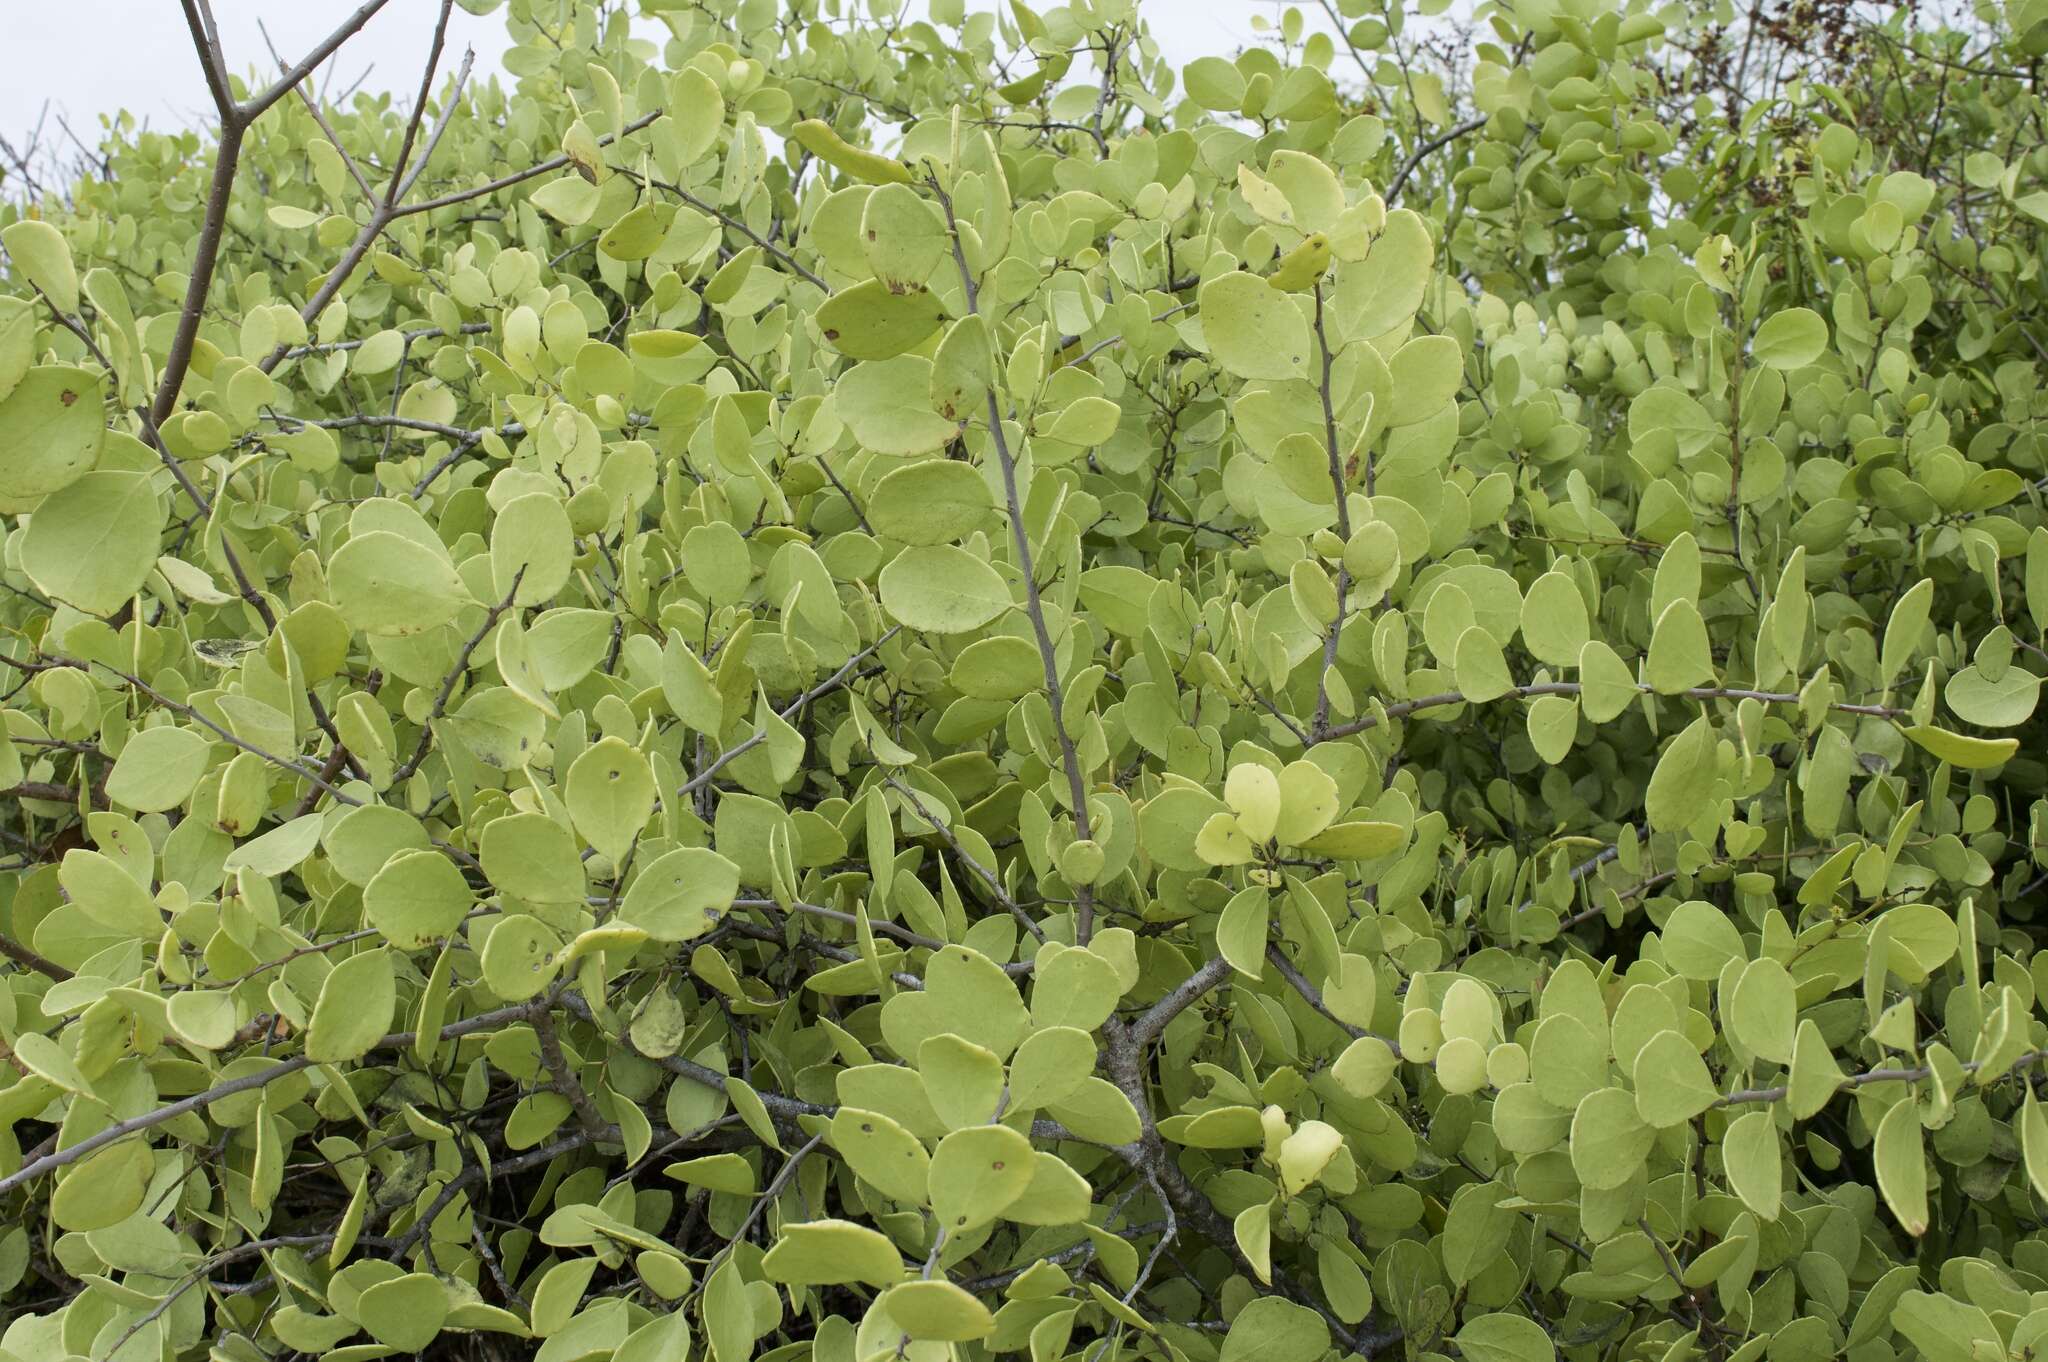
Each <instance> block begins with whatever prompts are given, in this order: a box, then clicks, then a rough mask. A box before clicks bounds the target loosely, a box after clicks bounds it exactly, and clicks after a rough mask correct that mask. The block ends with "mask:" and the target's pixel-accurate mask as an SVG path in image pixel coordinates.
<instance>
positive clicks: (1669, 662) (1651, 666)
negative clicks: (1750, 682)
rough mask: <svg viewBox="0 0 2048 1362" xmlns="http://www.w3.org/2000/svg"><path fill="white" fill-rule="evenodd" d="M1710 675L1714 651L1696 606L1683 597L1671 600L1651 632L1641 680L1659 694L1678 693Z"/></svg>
mask: <svg viewBox="0 0 2048 1362" xmlns="http://www.w3.org/2000/svg"><path fill="white" fill-rule="evenodd" d="M1713 679H1714V655H1713V650H1712V648H1711V646H1710V645H1709V644H1708V642H1707V626H1706V624H1705V622H1704V621H1702V620H1701V619H1700V611H1699V607H1698V606H1696V605H1694V604H1693V603H1692V602H1691V601H1689V600H1684V599H1680V600H1675V601H1673V602H1671V604H1669V605H1667V606H1665V607H1664V613H1663V614H1661V615H1659V616H1658V617H1657V626H1656V629H1655V630H1654V631H1653V632H1652V633H1651V636H1650V655H1649V657H1648V659H1647V660H1646V661H1645V662H1644V663H1643V680H1644V681H1646V682H1648V683H1649V685H1650V688H1651V689H1652V690H1654V691H1656V692H1657V693H1658V694H1659V695H1677V694H1678V693H1679V692H1681V691H1684V690H1686V689H1688V688H1690V687H1693V686H1700V685H1705V684H1707V683H1709V682H1711V681H1712V680H1713Z"/></svg>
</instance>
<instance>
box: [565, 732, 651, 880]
mask: <svg viewBox="0 0 2048 1362" xmlns="http://www.w3.org/2000/svg"><path fill="white" fill-rule="evenodd" d="M565 795H566V799H567V803H568V805H569V817H570V819H571V820H572V821H573V822H574V823H575V824H576V831H577V832H579V833H581V834H583V840H584V841H586V842H588V843H590V845H591V846H593V847H595V848H596V849H597V852H598V854H599V855H601V856H603V857H604V858H605V859H606V860H608V861H610V862H611V863H612V864H613V865H620V864H622V863H623V862H624V860H625V857H626V853H627V851H628V850H630V849H631V848H632V846H633V844H634V843H635V842H636V841H638V840H639V837H640V831H641V829H642V828H644V827H645V826H646V825H647V819H648V815H650V814H652V813H653V812H654V773H653V771H651V770H650V769H649V768H648V765H647V759H646V758H645V757H643V756H641V755H640V753H639V752H637V751H635V750H634V749H633V748H632V747H631V746H629V745H628V744H627V743H626V742H625V741H624V740H623V739H621V738H617V737H610V738H605V739H604V740H603V741H601V742H598V743H594V744H592V745H591V746H590V747H588V748H585V749H584V752H583V755H582V756H580V757H578V758H576V760H575V761H574V762H573V763H571V765H570V767H569V781H568V786H567V788H566V790H565Z"/></svg>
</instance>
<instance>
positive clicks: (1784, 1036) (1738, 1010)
mask: <svg viewBox="0 0 2048 1362" xmlns="http://www.w3.org/2000/svg"><path fill="white" fill-rule="evenodd" d="M1796 991H1797V989H1796V986H1795V984H1794V982H1793V979H1792V975H1791V974H1790V972H1788V971H1787V970H1786V968H1785V967H1784V966H1783V965H1781V964H1779V963H1778V962H1777V961H1776V960H1773V959H1771V958H1769V957H1768V956H1766V957H1764V958H1763V959H1760V960H1752V961H1750V962H1749V964H1748V965H1747V966H1745V967H1744V968H1743V971H1742V977H1741V978H1740V979H1738V980H1737V981H1736V984H1735V992H1734V996H1733V997H1731V998H1728V999H1726V1000H1724V1001H1723V1003H1722V1009H1721V1011H1722V1017H1721V1020H1722V1024H1723V1025H1724V1026H1726V1027H1727V1028H1728V1030H1729V1032H1730V1033H1731V1034H1732V1035H1733V1036H1734V1037H1735V1039H1736V1040H1738V1041H1740V1042H1741V1043H1742V1044H1743V1046H1745V1047H1746V1048H1747V1049H1749V1050H1750V1051H1751V1052H1752V1053H1755V1054H1759V1055H1762V1056H1763V1057H1764V1058H1765V1059H1769V1060H1775V1061H1777V1062H1778V1063H1780V1064H1790V1063H1791V1062H1792V1051H1793V1041H1794V1038H1795V1035H1796V1032H1797V1030H1798V1026H1799V1006H1798V1001H1797V998H1796V997H1795V994H1796ZM1767 1218H1768V1217H1767Z"/></svg>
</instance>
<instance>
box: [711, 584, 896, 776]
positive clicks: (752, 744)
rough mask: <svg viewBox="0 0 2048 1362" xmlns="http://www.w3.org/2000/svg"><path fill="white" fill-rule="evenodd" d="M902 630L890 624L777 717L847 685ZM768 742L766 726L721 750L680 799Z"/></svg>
mask: <svg viewBox="0 0 2048 1362" xmlns="http://www.w3.org/2000/svg"><path fill="white" fill-rule="evenodd" d="M902 630H903V626H902V625H900V624H896V625H891V626H890V627H889V631H888V632H887V633H885V634H883V635H882V636H881V637H880V638H878V639H876V640H875V641H874V642H873V643H870V644H869V645H868V646H867V647H865V648H863V649H861V650H860V651H859V652H857V653H855V654H854V655H853V656H852V657H849V658H847V659H846V663H845V665H844V666H842V667H840V669H839V670H838V671H836V672H834V673H832V674H831V675H830V676H828V677H826V678H825V679H824V680H823V681H820V682H819V683H818V684H817V685H815V686H812V687H811V688H810V689H809V690H807V691H805V692H804V693H803V694H802V695H799V696H797V697H796V699H794V700H792V701H790V702H789V704H788V705H787V706H785V707H784V708H782V709H780V710H778V711H777V714H778V716H779V717H780V718H781V719H782V720H783V721H784V722H787V721H788V720H790V719H792V718H794V717H796V714H797V712H798V711H799V710H801V709H802V708H803V707H804V706H805V705H808V704H809V703H811V701H813V700H816V699H819V698H821V697H823V696H826V695H830V694H831V693H832V692H833V691H835V690H838V689H839V688H840V687H841V686H843V685H845V684H846V682H847V679H848V678H849V677H851V676H852V675H853V673H854V669H855V668H857V667H859V666H860V664H861V663H863V662H865V661H866V660H867V659H868V658H869V657H871V656H872V655H873V654H874V652H875V650H876V649H877V648H880V647H881V646H882V645H883V644H884V643H887V642H888V641H889V640H890V639H892V638H894V637H896V635H897V634H899V633H901V632H902ZM766 741H768V730H767V728H765V727H762V728H757V729H755V730H754V733H753V736H751V737H749V738H747V739H745V740H744V741H741V742H738V743H735V744H733V745H732V746H731V747H729V748H727V749H726V750H725V751H723V752H721V753H719V755H718V758H717V760H715V761H713V762H712V763H711V764H710V765H709V766H707V767H705V768H704V769H703V770H702V771H699V772H698V773H697V774H696V775H694V776H692V777H691V778H690V779H689V780H686V781H684V782H683V786H682V788H681V789H679V790H677V791H676V797H677V798H679V799H681V798H687V797H688V796H689V795H692V794H694V793H696V792H697V791H698V790H701V789H703V788H704V787H705V786H706V785H709V784H710V783H711V779H712V777H714V776H716V775H717V774H718V773H719V772H720V771H722V770H724V769H725V768H726V767H727V766H729V765H731V764H732V763H733V762H734V761H735V760H737V759H738V758H740V757H742V756H744V755H745V754H747V753H748V752H751V751H753V750H754V749H755V748H756V747H759V746H760V745H761V744H762V743H764V742H766Z"/></svg>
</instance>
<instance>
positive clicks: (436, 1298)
mask: <svg viewBox="0 0 2048 1362" xmlns="http://www.w3.org/2000/svg"><path fill="white" fill-rule="evenodd" d="M355 1313H356V1317H357V1318H358V1319H360V1320H362V1322H363V1328H364V1329H365V1330H366V1331H368V1333H369V1335H370V1337H372V1338H374V1339H376V1340H377V1341H378V1342H379V1343H382V1344H383V1345H384V1346H386V1347H387V1348H396V1349H398V1350H399V1351H400V1352H410V1353H418V1352H421V1351H423V1350H424V1349H425V1348H426V1346H427V1345H428V1344H429V1343H432V1342H433V1341H434V1340H435V1339H436V1338H438V1337H439V1336H440V1333H441V1325H442V1323H443V1322H444V1321H445V1320H446V1319H447V1318H448V1291H447V1288H445V1287H443V1286H442V1285H441V1283H440V1281H439V1280H438V1279H436V1278H434V1277H431V1276H429V1275H427V1274H426V1273H424V1272H408V1273H406V1274H405V1275H404V1276H401V1277H393V1278H391V1279H390V1280H389V1281H381V1282H378V1283H377V1284H376V1285H374V1286H372V1287H370V1288H368V1289H367V1290H365V1291H364V1292H363V1294H362V1295H360V1296H358V1297H356V1310H355Z"/></svg>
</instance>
